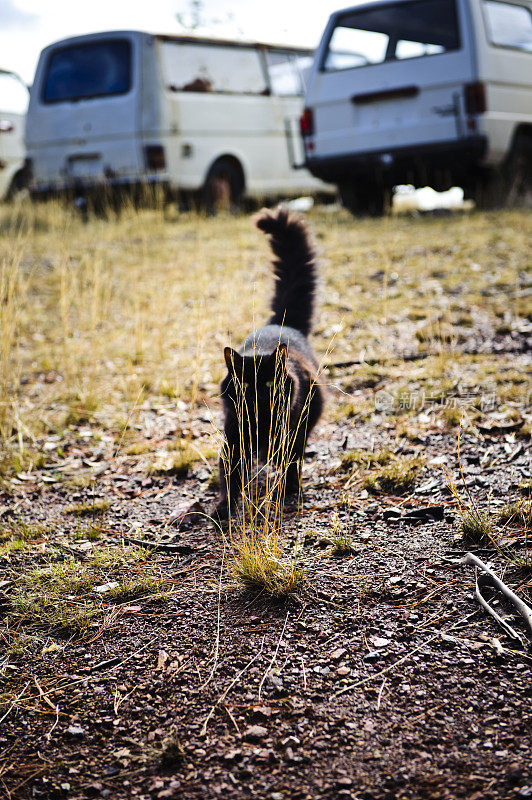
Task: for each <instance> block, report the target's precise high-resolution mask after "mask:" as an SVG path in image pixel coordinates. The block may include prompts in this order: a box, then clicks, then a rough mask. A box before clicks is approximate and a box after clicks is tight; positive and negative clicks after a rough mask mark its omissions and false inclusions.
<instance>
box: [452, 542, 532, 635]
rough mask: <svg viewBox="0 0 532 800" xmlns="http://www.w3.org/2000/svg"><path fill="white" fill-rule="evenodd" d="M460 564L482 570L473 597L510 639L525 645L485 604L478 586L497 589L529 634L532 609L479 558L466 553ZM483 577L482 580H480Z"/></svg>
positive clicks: (486, 603) (485, 601)
mask: <svg viewBox="0 0 532 800" xmlns="http://www.w3.org/2000/svg"><path fill="white" fill-rule="evenodd" d="M461 563H462V564H473V565H474V566H475V567H478V568H479V569H481V570H482V572H481V573H480V575H478V576H477V582H476V587H475V597H476V598H477V600H478V602H479V603H480V605H481V606H482V608H484V609H485V610H486V611H487V612H488V614H490V615H491V616H492V617H493V619H494V620H496V622H498V623H499V625H500V626H501V627H502V628H504V630H505V631H506V632H507V633H508V635H509V636H511V638H512V639H515V640H516V641H518V642H520V643H521V645H523V647H524V644H525V643H524V641H523V637H522V636H521V635H520V634H519V633H517V631H515V630H514V629H513V628H512V626H511V625H509V624H508V623H507V622H506V620H504V619H503V618H502V617H501V616H500V615H499V614H497V612H496V611H495V609H493V608H492V607H491V606H490V604H489V603H488V602H487V600H485V599H484V597H483V596H482V593H481V591H480V586H481V585H484V586H486V585H491V586H494V587H495V588H496V589H499V591H500V592H502V594H503V595H504V596H505V597H506V598H507V599H508V600H509V601H510V602H511V603H512V605H513V606H514V607H515V609H516V610H517V611H518V612H519V614H520V615H521V616H522V617H523V619H524V620H525V623H526V624H527V626H528V628H529V629H530V633H532V608H530V606H528V605H527V604H526V603H525V602H524V600H521V598H520V597H518V596H517V595H516V594H514V592H512V590H511V589H509V588H508V586H506V584H505V583H503V582H502V581H501V579H500V578H498V577H497V575H495V573H494V572H492V570H491V569H490V568H489V567H487V566H486V564H484V562H483V561H481V560H480V558H477V556H475V555H473V553H466V554H465V556H464V557H463V558H462V560H461ZM483 576H484V580H482V577H483ZM487 578H489V581H488V580H487Z"/></svg>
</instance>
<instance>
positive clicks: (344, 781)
mask: <svg viewBox="0 0 532 800" xmlns="http://www.w3.org/2000/svg"><path fill="white" fill-rule="evenodd" d="M336 785H337V786H338V787H339V788H341V789H348V788H349V787H350V786H352V785H353V781H352V780H351V778H349V777H348V776H347V775H342V776H341V777H340V778H337V779H336Z"/></svg>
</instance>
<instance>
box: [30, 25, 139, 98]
mask: <svg viewBox="0 0 532 800" xmlns="http://www.w3.org/2000/svg"><path fill="white" fill-rule="evenodd" d="M130 86H131V43H130V42H129V41H128V40H127V39H105V40H104V41H100V42H90V43H88V44H79V45H72V46H70V47H62V48H60V49H59V50H54V52H53V53H52V55H51V57H50V59H49V61H48V66H47V69H46V76H45V81H44V88H43V95H42V99H43V101H44V102H45V103H61V102H65V101H73V100H88V99H89V98H91V97H105V96H107V95H116V94H125V93H126V92H128V91H129V89H130Z"/></svg>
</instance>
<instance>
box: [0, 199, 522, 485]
mask: <svg viewBox="0 0 532 800" xmlns="http://www.w3.org/2000/svg"><path fill="white" fill-rule="evenodd" d="M310 222H311V224H312V227H313V230H314V231H315V235H316V238H317V241H318V244H319V248H320V250H321V251H322V253H323V261H322V273H323V289H322V307H321V311H320V313H319V317H318V320H317V326H316V337H315V343H316V348H317V350H318V352H319V354H320V356H322V357H323V361H324V363H325V364H330V363H337V362H345V361H349V360H360V361H361V362H363V363H362V364H361V367H360V369H359V370H357V380H358V381H359V382H360V380H361V377H362V376H364V375H365V376H366V377H367V380H368V382H369V383H371V382H372V381H373V382H374V383H375V384H377V383H378V382H379V380H382V379H384V378H386V390H387V391H388V392H390V393H391V394H396V395H398V393H399V392H401V391H406V390H408V391H410V390H411V391H416V392H418V393H419V392H423V391H425V392H426V393H428V394H431V395H433V396H436V395H437V394H438V393H440V392H443V393H444V394H445V393H446V392H447V391H448V390H449V389H450V388H451V387H453V386H455V385H456V383H457V382H458V381H459V382H460V383H461V385H462V386H463V387H464V389H465V390H468V391H472V392H477V393H478V392H479V391H481V390H482V387H483V386H488V387H489V388H490V391H491V390H492V389H495V392H496V394H497V397H498V399H499V400H500V401H502V402H505V403H507V404H509V406H508V408H509V409H511V408H512V407H514V406H516V405H517V406H520V407H522V406H523V404H524V403H526V402H527V400H528V399H529V393H530V384H529V383H528V382H527V381H526V380H525V378H526V376H525V375H524V374H523V373H522V372H519V371H518V370H517V371H516V370H514V369H512V361H513V359H512V357H511V356H510V357H508V358H505V357H504V355H503V356H502V357H501V358H497V359H496V360H494V359H492V358H491V350H492V348H491V347H490V342H495V343H496V342H497V341H503V340H504V337H506V338H508V337H511V336H512V335H513V336H519V335H520V333H519V331H520V330H521V329H523V326H526V325H527V324H528V325H530V319H529V314H530V269H531V261H530V259H531V256H530V241H531V222H530V216H529V215H527V213H526V212H502V213H497V214H495V213H494V214H491V215H481V214H473V215H462V216H459V215H458V216H454V217H440V218H437V217H436V218H434V217H418V218H416V219H411V218H402V219H398V218H389V219H383V220H379V221H369V220H364V221H354V220H353V219H352V218H351V217H350V216H349V215H348V214H347V213H346V212H344V211H342V210H338V209H334V208H333V209H317V210H316V211H314V212H313V213H312V214H311V215H310ZM0 246H1V253H2V278H1V280H2V286H1V292H2V322H1V337H2V338H1V350H0V367H1V372H0V374H1V382H0V433H1V443H2V466H1V468H0V469H1V471H2V474H3V475H4V476H6V475H10V474H11V467H12V465H13V463H16V465H17V471H19V472H21V471H24V470H26V469H29V468H30V467H31V464H36V463H37V461H38V460H40V461H41V462H42V459H43V455H44V454H43V453H42V450H41V449H40V448H38V447H37V448H35V446H34V445H35V443H36V442H38V441H39V437H41V436H42V435H43V434H50V433H54V434H57V433H59V434H60V435H61V434H62V432H63V431H65V430H68V427H69V426H70V425H75V424H77V423H79V422H83V421H84V420H86V421H90V422H97V423H98V424H99V425H100V426H101V428H102V430H104V431H105V433H106V434H108V435H109V436H112V437H113V438H114V440H115V441H116V442H118V441H120V439H121V437H122V436H123V433H124V430H125V424H126V420H127V419H128V418H130V417H131V414H133V415H134V414H135V410H136V409H138V407H139V406H141V405H142V404H143V403H145V402H147V401H149V402H154V401H155V402H164V403H166V402H167V403H170V404H171V403H174V404H175V403H176V402H179V401H181V402H182V403H185V404H187V409H189V408H191V407H192V408H200V407H204V406H205V405H208V406H209V407H213V408H217V398H216V391H217V389H216V387H217V383H218V382H219V380H220V378H221V377H222V373H223V357H222V350H223V347H224V345H225V344H228V343H230V342H236V343H238V342H239V340H240V339H241V338H242V337H243V336H244V335H245V334H247V332H248V331H249V330H250V328H252V327H253V326H258V325H260V324H261V323H262V321H263V320H264V317H265V314H266V313H267V307H268V303H269V296H270V290H271V286H270V276H269V272H268V267H267V262H268V252H267V246H266V243H265V242H264V241H263V240H262V238H261V236H260V235H258V234H257V232H256V231H255V230H254V228H253V226H252V224H250V220H249V218H247V217H239V218H224V217H218V218H210V219H205V218H202V217H199V216H196V215H183V216H182V217H181V218H180V219H179V221H172V222H167V221H165V219H164V216H163V214H162V213H161V212H160V211H145V212H142V213H140V214H136V213H135V212H133V211H131V212H127V211H126V212H124V213H123V215H122V216H121V218H120V219H118V220H113V221H100V220H92V221H90V222H89V223H88V224H87V225H83V224H82V223H81V221H80V220H79V219H77V218H76V217H75V216H74V215H73V214H71V213H68V212H65V210H64V209H63V208H61V207H60V206H53V205H47V206H36V207H34V208H32V207H25V206H23V207H22V208H21V209H20V210H14V209H12V208H11V209H10V208H4V209H3V210H2V212H1V219H0ZM523 330H524V329H523ZM486 337H487V339H488V341H486ZM468 340H469V341H470V345H471V346H470V347H469V348H466V349H468V350H469V351H470V352H467V353H464V352H463V350H464V348H463V346H462V345H463V343H464V341H468ZM475 343H476V344H477V345H478V346H477V347H475ZM476 350H478V351H479V352H475V351H476ZM503 350H504V347H503ZM420 352H421V353H427V354H430V357H429V358H428V359H425V360H423V361H414V362H410V364H408V365H405V363H404V362H403V361H402V359H401V357H402V356H403V355H405V354H410V355H412V354H419V353H420ZM364 362H365V363H364ZM331 380H332V382H333V383H334V374H332V376H331ZM347 399H348V398H347ZM367 410H368V413H369V411H370V410H371V403H369V405H368V407H367ZM332 413H333V414H334V413H336V412H335V411H334V410H333V411H332ZM130 422H131V419H130ZM130 427H134V426H130ZM128 431H129V427H128ZM13 458H15V462H13ZM41 465H42V464H41Z"/></svg>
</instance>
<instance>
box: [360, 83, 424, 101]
mask: <svg viewBox="0 0 532 800" xmlns="http://www.w3.org/2000/svg"><path fill="white" fill-rule="evenodd" d="M418 94H419V86H399V87H397V89H380V90H379V91H377V92H361V93H360V94H354V95H353V96H352V98H351V102H352V103H354V104H355V105H356V106H361V105H366V104H367V103H380V102H381V101H383V100H403V99H407V98H408V97H417V95H418Z"/></svg>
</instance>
